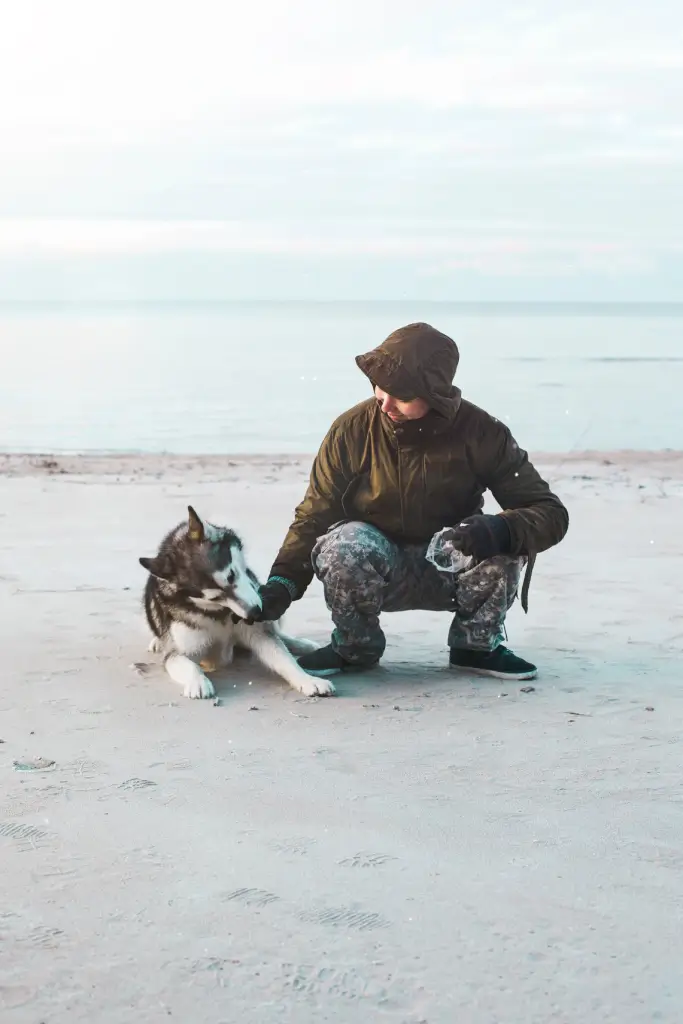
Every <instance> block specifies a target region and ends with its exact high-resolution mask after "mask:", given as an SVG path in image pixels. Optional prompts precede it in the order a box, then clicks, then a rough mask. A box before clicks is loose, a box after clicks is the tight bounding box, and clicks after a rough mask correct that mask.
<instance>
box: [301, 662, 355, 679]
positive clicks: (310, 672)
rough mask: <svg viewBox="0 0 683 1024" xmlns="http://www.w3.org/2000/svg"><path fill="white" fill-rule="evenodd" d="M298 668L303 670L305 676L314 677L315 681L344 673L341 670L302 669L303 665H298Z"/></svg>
mask: <svg viewBox="0 0 683 1024" xmlns="http://www.w3.org/2000/svg"><path fill="white" fill-rule="evenodd" d="M299 668H303V670H304V672H305V673H306V675H307V676H315V678H316V679H327V677H328V676H336V675H337V674H338V673H339V672H343V671H344V670H343V669H341V668H315V669H314V668H304V666H303V665H299Z"/></svg>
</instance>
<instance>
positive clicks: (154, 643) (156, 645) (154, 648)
mask: <svg viewBox="0 0 683 1024" xmlns="http://www.w3.org/2000/svg"><path fill="white" fill-rule="evenodd" d="M147 650H148V651H149V653H150V654H158V653H159V651H160V650H161V640H160V639H159V637H158V636H153V637H152V639H151V640H150V642H149V647H148V648H147Z"/></svg>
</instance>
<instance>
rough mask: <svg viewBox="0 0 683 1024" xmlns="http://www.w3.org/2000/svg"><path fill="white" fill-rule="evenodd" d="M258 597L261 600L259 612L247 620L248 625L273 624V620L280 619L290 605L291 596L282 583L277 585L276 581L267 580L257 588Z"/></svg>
mask: <svg viewBox="0 0 683 1024" xmlns="http://www.w3.org/2000/svg"><path fill="white" fill-rule="evenodd" d="M259 597H260V598H261V605H262V607H261V611H260V612H259V613H258V615H254V616H252V618H250V619H247V622H249V623H251V622H273V621H274V620H275V619H279V618H281V617H282V616H283V615H284V614H285V612H286V611H287V609H288V608H289V606H290V604H291V603H292V595H291V594H290V592H289V590H288V589H287V587H286V586H285V585H284V583H278V581H277V580H269V581H268V582H267V583H264V585H263V586H262V587H259Z"/></svg>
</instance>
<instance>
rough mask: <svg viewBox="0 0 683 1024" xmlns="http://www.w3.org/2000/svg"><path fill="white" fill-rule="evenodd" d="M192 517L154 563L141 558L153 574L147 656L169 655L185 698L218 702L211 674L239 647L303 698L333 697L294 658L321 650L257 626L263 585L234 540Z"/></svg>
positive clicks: (270, 625) (268, 625)
mask: <svg viewBox="0 0 683 1024" xmlns="http://www.w3.org/2000/svg"><path fill="white" fill-rule="evenodd" d="M188 514H189V517H188V520H187V522H184V523H180V525H179V526H176V528H175V529H174V530H171V532H170V533H169V534H168V535H167V536H166V537H165V538H164V540H163V541H162V542H161V545H160V547H159V551H158V552H157V554H156V556H155V557H154V558H141V559H140V564H141V565H142V567H143V568H144V569H146V570H147V571H148V572H149V574H150V575H149V577H148V579H147V585H146V587H145V597H144V602H145V614H146V616H147V622H148V624H149V628H150V629H151V631H152V633H153V634H154V635H153V638H152V642H151V644H150V647H149V649H150V651H155V652H158V653H162V654H163V655H164V665H165V667H166V671H167V672H168V674H169V676H170V677H171V679H173V680H174V681H175V682H176V683H180V685H181V686H182V687H183V693H184V694H185V696H186V697H213V696H214V692H215V691H214V688H213V683H212V682H211V680H210V679H209V678H208V676H207V675H206V672H214V671H216V670H217V669H219V668H223V667H224V666H226V665H229V664H230V662H231V661H232V657H233V653H234V650H235V647H242V648H245V649H246V650H249V651H253V652H254V654H255V655H256V657H257V658H258V660H259V661H260V662H262V664H263V665H265V666H266V667H267V668H269V669H272V670H273V671H274V672H276V673H277V674H278V675H279V676H281V677H282V679H284V680H285V681H286V682H288V683H289V685H290V686H292V687H293V688H294V689H295V690H298V691H299V692H300V693H303V694H306V696H308V697H312V696H314V695H316V694H320V695H327V694H330V693H334V687H333V686H332V685H331V684H330V683H329V682H328V681H327V680H325V679H318V678H314V677H313V676H309V675H308V673H307V672H304V670H303V669H302V668H300V667H299V665H298V664H297V662H296V659H295V658H294V657H293V655H300V654H305V653H307V652H308V651H312V650H316V648H317V644H314V643H312V642H311V641H310V640H299V639H296V638H294V637H290V636H286V635H285V634H284V633H283V632H282V630H281V629H280V626H279V623H277V622H254V621H253V619H252V616H253V615H254V614H256V613H258V612H259V611H260V609H261V599H260V597H259V590H258V588H259V583H258V580H257V578H256V576H255V575H254V573H253V572H252V571H251V569H250V568H249V567H248V566H247V564H246V561H245V558H244V551H243V548H242V541H241V540H240V538H239V537H238V536H237V534H236V533H234V532H233V531H232V530H229V529H227V528H226V527H222V526H212V525H211V524H210V523H204V522H202V520H201V519H200V518H199V516H198V515H197V513H196V512H195V510H194V509H193V508H192V507H191V506H190V507H189V508H188Z"/></svg>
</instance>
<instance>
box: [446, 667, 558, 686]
mask: <svg viewBox="0 0 683 1024" xmlns="http://www.w3.org/2000/svg"><path fill="white" fill-rule="evenodd" d="M450 667H451V669H452V670H453V671H454V672H468V673H469V674H470V675H472V676H488V678H489V679H509V680H511V681H512V682H513V683H517V682H520V683H521V682H523V681H524V680H525V679H535V678H536V676H537V675H538V669H537V668H534V669H529V671H528V672H495V671H494V670H493V669H488V668H467V666H466V665H451V666H450Z"/></svg>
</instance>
